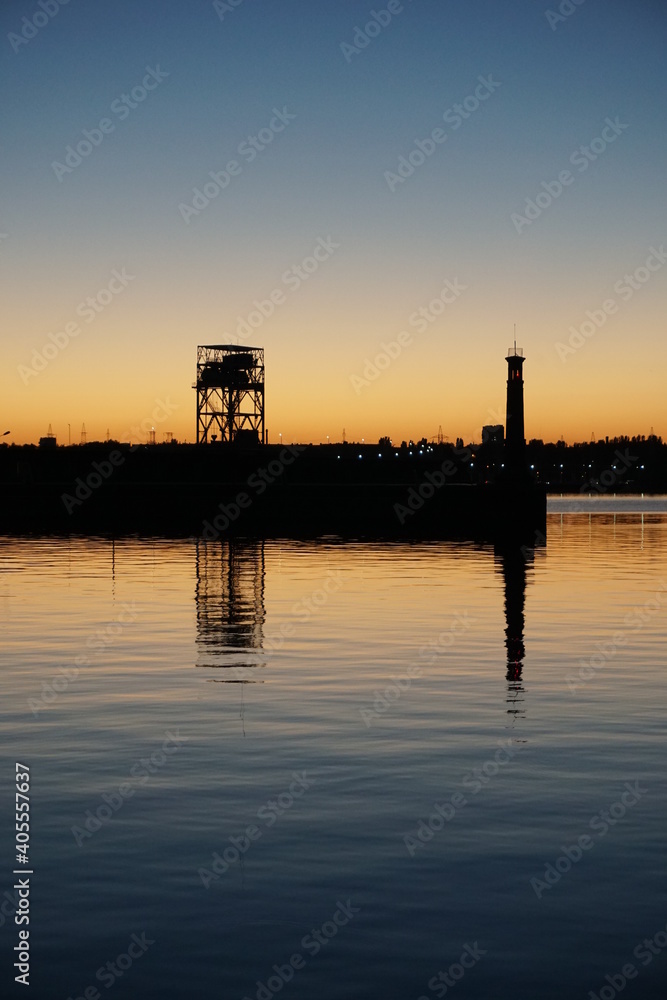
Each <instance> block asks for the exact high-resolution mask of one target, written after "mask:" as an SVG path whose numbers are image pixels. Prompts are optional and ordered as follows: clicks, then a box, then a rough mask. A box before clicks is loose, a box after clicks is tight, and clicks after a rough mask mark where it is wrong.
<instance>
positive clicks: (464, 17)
mask: <svg viewBox="0 0 667 1000" xmlns="http://www.w3.org/2000/svg"><path fill="white" fill-rule="evenodd" d="M0 22H1V28H2V31H1V32H0V39H1V41H0V45H1V52H2V56H1V62H2V80H3V90H4V100H3V102H2V112H1V114H2V119H3V122H2V124H3V127H2V135H3V139H4V147H5V148H4V158H3V159H4V170H3V177H2V180H3V185H2V188H3V198H2V208H1V211H0V255H1V256H2V274H3V294H2V302H3V311H4V314H5V315H4V322H3V324H2V332H1V333H0V337H1V341H0V343H1V349H2V356H3V364H2V401H3V410H4V413H3V415H2V420H1V422H2V423H3V424H4V425H5V426H4V427H0V433H2V432H3V431H4V430H6V429H8V430H10V431H11V434H10V435H8V436H7V437H5V438H4V440H5V441H7V442H10V441H15V442H17V443H23V442H36V441H37V440H38V438H39V437H40V436H41V435H43V434H45V433H46V431H47V427H48V425H49V424H51V425H52V427H53V431H54V433H55V434H56V435H57V438H58V441H59V443H66V442H67V440H68V439H71V440H72V442H73V443H75V442H78V441H79V440H80V432H81V427H82V424H84V423H85V427H86V432H87V440H89V441H91V440H104V439H105V437H106V435H107V431H109V434H110V435H111V437H113V438H116V439H121V440H128V439H129V437H130V436H131V435H132V434H133V435H134V437H133V439H134V440H140V439H141V438H140V436H139V432H138V431H137V430H136V428H140V427H141V426H142V425H143V426H144V428H145V427H146V426H147V425H148V423H152V424H153V425H154V426H155V433H156V440H158V441H160V440H163V439H164V436H165V435H166V434H168V433H171V434H173V435H174V436H175V437H176V438H178V439H179V440H189V441H192V440H194V439H195V435H196V399H195V391H194V389H193V388H192V385H193V381H194V378H195V372H196V348H197V345H199V344H225V343H242V344H248V345H251V346H257V347H263V348H264V349H265V359H266V426H267V429H268V432H269V440H271V441H278V440H279V435H281V439H282V440H283V441H304V442H307V441H313V442H318V441H324V440H326V438H327V436H329V437H330V438H331V439H332V440H340V439H341V435H342V432H343V428H345V435H346V437H347V439H348V440H361V439H362V438H364V439H365V440H366V441H372V440H377V439H378V438H379V437H380V436H384V435H389V436H390V437H391V438H392V439H394V440H399V441H400V440H402V439H409V438H411V437H412V438H417V437H422V436H426V437H429V438H430V437H434V436H435V435H436V434H437V433H438V429H439V427H442V430H443V433H444V435H446V436H447V437H449V438H450V439H452V440H453V439H454V438H455V437H458V436H461V437H463V438H464V439H465V440H466V441H469V440H473V439H475V438H476V439H479V434H480V428H481V426H482V425H484V424H489V423H502V422H503V421H504V397H505V379H506V370H507V366H506V363H505V361H504V358H505V355H506V352H507V348H508V346H509V345H511V344H512V343H513V339H514V327H515V325H516V339H517V345H518V346H520V347H522V348H523V349H524V352H525V356H526V363H525V366H524V375H525V380H526V385H525V406H526V437H527V438H532V437H540V438H543V439H544V440H557V439H558V438H560V437H563V438H564V439H565V440H566V441H569V442H572V441H575V440H588V439H590V437H591V434H595V436H596V437H602V436H604V435H607V434H608V435H610V436H611V435H617V434H630V435H633V434H649V433H650V432H651V429H652V428H653V430H654V432H655V433H657V434H662V435H663V436H665V437H667V406H666V402H665V400H666V396H665V391H664V375H665V371H666V370H667V339H666V338H665V336H664V322H665V319H664V308H661V307H662V305H663V303H664V299H665V290H666V289H667V253H666V252H665V242H667V225H666V222H667V199H665V181H664V178H665V161H666V153H667V131H666V130H665V128H664V109H665V106H666V103H667V102H666V94H665V90H666V87H665V79H664V51H665V28H666V26H667V8H665V6H664V4H663V3H662V2H661V0H633V2H632V3H630V2H628V0H625V2H624V0H583V2H579V3H576V2H574V0H572V2H570V0H559V2H558V3H557V2H552V3H551V4H549V3H548V2H547V0H544V2H541V0H507V2H506V3H502V4H501V3H498V0H403V2H399V0H391V2H389V0H378V3H376V4H375V5H373V4H372V3H370V2H369V3H365V2H358V0H317V2H316V3H315V2H308V0H280V2H278V0H229V2H222V0H217V2H216V3H212V2H208V0H188V2H187V3H186V2H184V0H161V2H160V3H157V2H155V0H153V2H148V0H107V2H105V3H93V2H92V0H69V2H67V3H65V4H62V5H61V3H60V2H59V0H41V5H40V3H39V2H37V0H35V2H26V0H17V2H14V3H11V4H5V5H3V9H2V12H1V14H0ZM663 241H665V242H663ZM376 362H377V363H376ZM132 428H135V431H134V432H133V431H132ZM142 433H143V434H144V439H145V431H144V432H142Z"/></svg>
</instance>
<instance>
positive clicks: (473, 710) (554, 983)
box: [0, 498, 667, 1000]
mask: <svg viewBox="0 0 667 1000" xmlns="http://www.w3.org/2000/svg"><path fill="white" fill-rule="evenodd" d="M619 502H620V501H619ZM568 504H569V505H570V506H569V507H568ZM573 504H575V507H574V508H573V507H572V505H573ZM610 504H612V506H611V509H608V508H609V506H610ZM580 506H582V501H581V499H580V498H577V499H576V500H572V499H571V498H570V499H569V500H568V499H563V500H562V501H561V500H559V499H554V500H553V501H551V502H550V513H549V515H548V531H547V538H548V541H547V544H546V546H545V545H542V546H539V547H537V548H536V549H535V550H532V549H524V550H520V549H510V550H506V551H501V550H494V549H493V547H489V546H482V545H474V544H461V543H448V542H442V543H428V544H426V543H425V544H405V543H400V544H391V543H378V542H374V543H369V542H356V543H355V542H344V541H340V540H336V539H331V540H328V541H318V542H303V541H298V542H297V541H289V540H288V541H265V542H258V541H250V540H248V541H244V540H238V541H234V542H232V543H228V542H224V541H221V542H211V543H206V542H196V541H193V540H181V541H168V540H164V539H162V540H161V539H133V538H130V539H125V540H116V541H115V542H114V541H111V540H109V539H105V538H69V539H63V538H60V539H56V538H12V537H5V538H2V539H0V553H1V557H2V573H1V575H0V601H1V609H2V615H1V619H0V620H1V625H0V627H1V629H2V672H1V674H0V683H1V685H2V701H1V705H2V708H1V709H0V736H1V739H2V746H3V761H4V764H3V773H2V782H1V786H2V804H1V808H2V816H3V825H2V830H3V833H2V843H1V847H2V851H1V856H2V858H3V859H4V862H3V864H4V871H3V886H2V891H3V893H4V895H3V897H2V899H3V904H4V905H3V907H2V911H1V916H0V922H1V926H0V942H1V944H2V954H3V969H2V979H3V982H5V983H8V984H10V985H12V980H13V978H14V974H15V972H14V971H13V970H12V962H13V960H14V959H13V958H12V948H13V946H14V945H15V944H16V942H17V933H18V927H17V926H16V925H15V924H14V909H15V906H14V903H13V897H12V885H13V882H14V879H15V877H14V876H13V875H12V871H13V868H12V866H13V865H14V864H15V862H14V861H13V860H12V859H13V858H14V856H15V847H14V830H13V820H12V813H13V810H14V798H13V796H14V790H15V789H14V774H15V763H16V762H20V763H22V764H24V765H28V767H29V773H30V786H31V787H30V816H31V830H30V838H31V839H30V863H31V868H30V870H31V871H32V872H33V874H32V875H31V876H30V889H31V893H30V925H29V929H30V939H29V940H30V950H31V984H32V988H33V992H32V994H31V995H32V996H35V997H39V998H42V997H45V998H49V1000H51V998H61V997H62V998H63V1000H66V998H68V997H72V998H75V997H83V996H85V997H86V998H87V1000H91V998H94V997H96V994H97V995H100V996H106V995H107V991H108V990H109V989H113V994H112V995H113V996H114V997H118V998H120V997H132V998H139V997H141V998H148V1000H152V998H155V1000H158V998H159V1000H172V998H173V1000H176V998H181V997H182V998H189V997H206V998H209V997H210V998H221V1000H234V998H238V1000H242V998H244V997H249V998H252V1000H255V998H257V1000H267V998H270V997H272V996H274V995H278V994H279V995H280V996H281V997H285V998H295V1000H296V998H304V1000H305V998H313V997H318V998H319V1000H329V998H331V1000H333V998H343V997H344V998H350V1000H351V998H376V997H377V998H385V997H386V998H397V1000H399V998H405V1000H410V998H413V1000H418V998H419V997H429V998H430V997H441V996H445V995H446V996H450V995H452V994H453V995H455V996H456V998H457V1000H464V998H475V1000H477V998H480V1000H482V998H483V1000H487V998H491V997H493V998H495V1000H499V998H512V1000H534V998H541V1000H550V998H559V1000H560V998H565V997H566V998H568V1000H570V998H576V997H581V998H582V1000H583V998H587V997H589V995H590V991H593V995H594V996H596V997H601V1000H611V998H612V997H613V996H615V995H616V993H617V992H619V991H620V990H621V989H623V992H624V993H625V995H626V996H627V997H633V996H634V997H637V998H642V1000H653V998H658V997H661V998H662V997H663V996H664V986H663V984H664V982H665V979H666V978H667V947H666V946H667V934H666V933H665V928H666V925H667V883H666V880H665V874H664V853H665V852H664V839H665V828H666V822H665V821H666V819H667V789H666V782H665V764H664V756H665V754H664V742H665V740H664V733H665V709H666V708H667V677H666V671H665V652H664V650H665V637H666V633H667V513H665V511H666V510H667V507H666V506H665V504H664V502H662V504H660V503H654V502H652V503H649V504H648V505H647V504H642V502H641V501H640V500H638V501H636V502H634V503H633V501H632V498H624V499H623V501H622V506H620V507H619V506H616V507H614V506H613V501H611V500H608V501H606V503H603V502H602V499H601V500H598V501H596V500H591V501H589V502H588V506H585V505H583V506H584V507H585V509H584V510H583V511H579V510H578V507H580ZM573 511H574V512H573ZM7 817H9V821H8V822H6V819H7ZM16 866H17V868H20V864H19V863H18V862H16ZM643 942H648V943H643ZM623 967H625V971H622V970H623ZM15 990H16V995H25V994H23V993H22V990H21V988H20V987H18V986H17V987H15ZM86 991H88V992H86Z"/></svg>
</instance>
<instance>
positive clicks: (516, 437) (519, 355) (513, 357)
mask: <svg viewBox="0 0 667 1000" xmlns="http://www.w3.org/2000/svg"><path fill="white" fill-rule="evenodd" d="M505 360H506V361H507V417H506V421H505V479H506V481H508V482H510V483H517V484H518V483H525V482H526V480H527V479H528V469H527V466H526V439H525V437H524V429H523V363H524V361H525V360H526V359H525V358H524V356H523V348H521V347H517V346H516V340H515V341H514V347H509V348H508V349H507V357H506V358H505Z"/></svg>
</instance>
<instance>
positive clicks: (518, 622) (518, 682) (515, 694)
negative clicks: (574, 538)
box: [496, 545, 535, 716]
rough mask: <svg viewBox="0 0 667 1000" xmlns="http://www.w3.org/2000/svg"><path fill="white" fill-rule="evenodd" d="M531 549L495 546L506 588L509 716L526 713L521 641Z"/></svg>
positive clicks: (524, 652) (497, 565)
mask: <svg viewBox="0 0 667 1000" xmlns="http://www.w3.org/2000/svg"><path fill="white" fill-rule="evenodd" d="M534 558H535V556H534V551H533V550H532V549H530V548H528V547H527V546H523V547H519V546H516V545H515V546H512V547H505V548H501V549H496V567H497V568H499V569H500V570H501V571H502V574H503V581H504V589H505V623H506V624H505V647H506V649H507V673H506V675H505V676H506V679H507V703H508V704H509V706H510V707H509V708H508V709H507V711H508V713H509V714H510V715H514V716H523V715H525V714H526V710H525V708H523V704H524V700H525V699H524V693H525V691H524V686H523V677H522V673H523V659H524V656H525V655H526V648H525V646H524V642H523V632H524V626H525V618H524V607H525V603H526V575H527V569H528V568H529V567H532V565H533V561H534Z"/></svg>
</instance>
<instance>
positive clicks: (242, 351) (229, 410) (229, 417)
mask: <svg viewBox="0 0 667 1000" xmlns="http://www.w3.org/2000/svg"><path fill="white" fill-rule="evenodd" d="M193 388H194V389H196V390H197V444H209V443H212V442H213V441H216V440H219V441H224V442H228V443H229V442H232V441H236V440H238V441H244V440H247V441H248V442H249V443H250V442H252V443H255V444H263V443H264V348H262V347H240V346H239V345H237V344H219V345H215V346H208V347H198V348H197V381H196V383H195V385H194V386H193Z"/></svg>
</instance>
